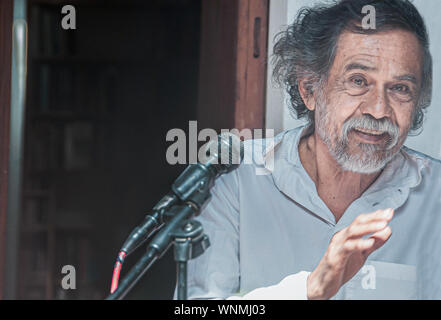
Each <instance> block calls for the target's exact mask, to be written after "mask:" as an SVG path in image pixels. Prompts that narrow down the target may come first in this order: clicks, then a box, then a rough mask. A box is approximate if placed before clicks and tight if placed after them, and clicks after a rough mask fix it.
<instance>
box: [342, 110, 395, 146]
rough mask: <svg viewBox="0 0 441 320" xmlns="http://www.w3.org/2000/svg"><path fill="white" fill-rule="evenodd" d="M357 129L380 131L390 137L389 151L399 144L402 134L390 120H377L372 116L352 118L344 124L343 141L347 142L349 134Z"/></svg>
mask: <svg viewBox="0 0 441 320" xmlns="http://www.w3.org/2000/svg"><path fill="white" fill-rule="evenodd" d="M355 129H363V130H372V131H379V132H382V133H383V134H387V135H388V137H389V141H388V142H387V146H388V148H387V149H390V148H392V147H394V146H395V145H396V144H397V142H398V138H399V134H400V129H399V128H398V126H397V125H395V124H394V123H393V122H392V121H391V120H390V119H388V118H382V119H375V118H374V117H372V116H369V115H363V116H361V117H357V118H350V119H348V120H346V122H345V123H344V124H343V129H342V131H343V132H342V133H343V134H342V136H343V139H344V140H345V141H347V140H348V134H349V132H350V131H351V130H355Z"/></svg>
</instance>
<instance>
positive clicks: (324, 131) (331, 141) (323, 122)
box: [315, 99, 400, 174]
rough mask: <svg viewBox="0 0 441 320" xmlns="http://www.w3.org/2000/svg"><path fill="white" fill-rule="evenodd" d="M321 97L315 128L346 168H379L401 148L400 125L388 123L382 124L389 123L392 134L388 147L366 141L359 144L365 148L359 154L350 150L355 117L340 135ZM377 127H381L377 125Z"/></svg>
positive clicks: (363, 171)
mask: <svg viewBox="0 0 441 320" xmlns="http://www.w3.org/2000/svg"><path fill="white" fill-rule="evenodd" d="M319 100H321V101H318V103H317V108H316V125H315V130H317V133H318V135H319V137H320V138H321V139H322V140H323V142H324V143H325V145H326V146H327V147H328V150H329V152H330V154H331V155H332V157H333V158H334V159H335V161H336V162H337V163H338V164H339V165H340V167H341V168H342V169H343V170H344V171H352V172H356V173H361V174H371V173H375V172H379V171H380V170H382V169H383V168H384V167H385V166H386V165H387V163H389V161H391V160H392V158H393V157H394V156H395V155H396V154H397V153H398V151H399V150H400V149H399V148H396V146H397V143H398V138H399V130H398V127H396V126H395V125H393V124H391V123H388V124H384V125H382V128H383V127H385V128H387V129H388V130H387V131H388V132H389V135H390V136H391V139H390V141H389V143H388V145H387V148H386V149H382V148H383V147H381V146H377V145H372V144H364V143H363V144H359V147H360V149H361V150H360V152H358V153H357V154H350V153H349V151H348V147H349V141H348V133H349V132H350V130H351V129H352V128H353V127H352V126H351V125H350V123H351V119H349V120H348V121H347V123H345V125H344V126H343V130H342V131H343V132H342V133H341V135H339V133H338V132H337V130H336V129H334V130H332V129H331V128H330V125H331V124H330V122H331V119H330V114H329V113H328V112H327V110H326V104H325V103H322V102H324V99H323V100H322V99H319ZM355 121H356V120H352V123H353V122H355ZM358 122H360V121H358ZM347 124H349V125H347ZM372 129H374V128H372ZM375 129H376V130H378V129H377V128H375ZM328 131H329V132H328ZM340 136H341V138H340Z"/></svg>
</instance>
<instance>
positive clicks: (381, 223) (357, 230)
mask: <svg viewBox="0 0 441 320" xmlns="http://www.w3.org/2000/svg"><path fill="white" fill-rule="evenodd" d="M387 222H388V221H387V220H376V221H375V222H371V223H367V224H354V225H350V226H349V227H348V229H347V234H346V236H347V237H348V239H351V238H360V237H362V236H365V235H367V234H369V233H376V232H379V231H381V230H383V229H384V228H386V226H387Z"/></svg>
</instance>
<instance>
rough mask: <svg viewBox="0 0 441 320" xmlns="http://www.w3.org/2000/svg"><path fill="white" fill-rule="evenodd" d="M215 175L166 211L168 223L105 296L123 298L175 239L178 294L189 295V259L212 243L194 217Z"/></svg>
mask: <svg viewBox="0 0 441 320" xmlns="http://www.w3.org/2000/svg"><path fill="white" fill-rule="evenodd" d="M204 170H205V169H204ZM214 178H215V177H213V176H208V177H206V178H205V179H203V180H202V181H200V182H199V183H198V184H197V186H196V187H193V188H192V189H193V190H192V192H190V193H187V195H186V197H185V198H186V200H187V201H186V202H185V203H183V204H180V205H175V206H172V207H171V208H169V209H168V210H167V211H166V212H165V213H164V215H165V216H164V218H168V219H165V220H167V223H166V224H165V226H164V227H163V228H162V229H161V230H160V231H158V233H157V234H156V235H155V237H154V238H153V239H152V241H151V242H150V244H149V245H148V247H147V252H146V254H145V255H144V256H143V257H142V258H141V259H140V260H139V261H138V262H137V263H136V264H135V266H134V267H133V268H132V269H131V270H130V271H129V273H128V274H127V276H126V277H125V278H124V279H123V280H122V281H121V284H120V285H119V287H118V288H117V289H116V290H115V292H113V293H112V294H110V295H109V296H108V297H107V298H106V300H121V299H123V298H124V297H125V296H126V295H127V293H128V292H129V291H130V290H131V289H132V288H133V286H134V285H135V284H136V283H137V282H138V281H139V280H140V279H141V278H142V276H143V275H144V274H145V272H146V271H147V270H148V269H150V267H151V266H152V265H153V263H155V261H156V260H157V259H159V258H161V257H162V256H163V255H164V254H165V253H166V252H167V250H168V249H169V248H170V246H171V244H173V243H174V246H175V252H174V257H175V261H176V264H177V277H178V279H177V283H178V290H177V291H178V296H177V298H178V300H186V299H187V262H188V260H190V259H193V258H196V257H198V256H199V255H201V254H202V253H203V252H204V251H205V249H206V248H208V247H209V246H210V242H209V239H208V236H206V235H204V234H203V228H202V225H201V224H200V223H199V222H198V221H196V220H192V218H193V217H194V216H195V215H196V214H197V213H198V212H199V210H200V207H201V206H202V204H204V203H205V202H206V201H207V200H208V199H209V198H210V197H211V194H210V192H209V187H210V185H211V183H212V182H213V180H214ZM178 191H179V190H178ZM182 198H184V197H182Z"/></svg>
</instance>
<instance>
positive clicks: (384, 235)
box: [370, 226, 392, 241]
mask: <svg viewBox="0 0 441 320" xmlns="http://www.w3.org/2000/svg"><path fill="white" fill-rule="evenodd" d="M391 234H392V229H391V228H390V227H389V226H388V227H386V228H384V229H383V230H380V231H377V232H375V233H374V234H373V235H371V236H370V238H374V239H378V240H382V241H387V239H389V237H390V236H391Z"/></svg>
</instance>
